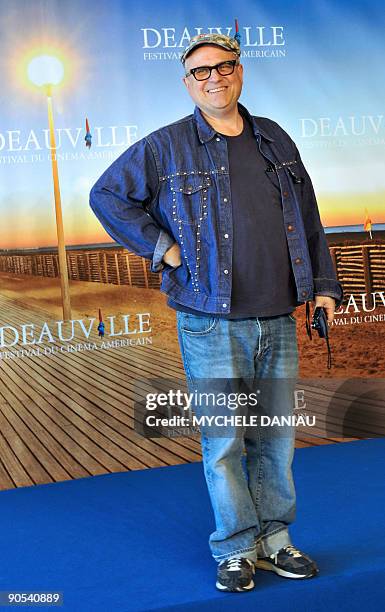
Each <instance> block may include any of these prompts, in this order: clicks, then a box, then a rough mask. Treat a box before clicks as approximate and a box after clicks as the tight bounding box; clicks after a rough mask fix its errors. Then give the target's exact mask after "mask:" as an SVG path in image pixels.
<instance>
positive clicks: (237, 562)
mask: <svg viewBox="0 0 385 612" xmlns="http://www.w3.org/2000/svg"><path fill="white" fill-rule="evenodd" d="M241 563H242V559H229V560H228V562H227V564H228V566H229V569H231V570H240V569H241Z"/></svg>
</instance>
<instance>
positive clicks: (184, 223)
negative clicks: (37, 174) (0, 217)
mask: <svg viewBox="0 0 385 612" xmlns="http://www.w3.org/2000/svg"><path fill="white" fill-rule="evenodd" d="M239 110H240V112H241V114H243V115H244V116H247V117H248V119H249V120H250V121H251V123H252V126H253V132H254V135H255V138H256V140H257V143H258V147H259V150H260V152H261V153H262V155H263V156H264V157H265V159H266V167H267V168H268V171H269V172H271V175H270V177H271V178H272V180H273V181H276V184H277V187H279V189H280V192H281V200H282V210H283V219H284V224H285V230H286V237H287V243H288V248H289V254H290V258H291V262H292V269H293V273H294V278H295V283H296V287H297V299H298V302H299V303H302V302H306V301H309V300H312V299H314V295H315V294H318V295H328V296H331V297H334V298H335V299H336V301H337V306H338V305H339V304H340V303H341V301H342V287H341V285H340V283H338V281H337V280H336V275H335V270H334V266H333V262H332V260H331V257H330V253H329V249H328V245H327V242H326V238H325V234H324V230H323V227H322V225H321V221H320V217H319V212H318V207H317V202H316V199H315V195H314V191H313V187H312V184H311V180H310V178H309V175H308V174H307V172H306V170H305V168H304V166H303V164H302V161H301V158H300V156H299V153H298V150H297V148H296V146H295V144H294V142H293V141H292V140H291V138H290V137H289V136H288V134H286V132H285V131H284V130H283V129H282V128H281V127H280V126H279V125H278V124H277V123H275V122H274V121H271V120H270V119H266V118H262V117H252V116H250V115H249V113H248V111H247V110H246V109H245V108H244V107H243V106H242V105H241V104H239ZM228 166H229V164H228V154H227V143H226V139H225V138H224V137H223V136H222V135H221V134H219V133H217V132H216V131H215V130H214V128H212V127H211V126H210V125H209V124H208V123H207V122H206V120H205V119H204V117H203V116H202V114H201V112H200V110H199V109H198V108H195V111H194V114H193V115H189V116H188V117H185V118H183V119H181V120H179V121H177V122H175V123H172V124H171V125H168V126H166V127H163V128H161V129H159V130H157V131H155V132H153V133H151V134H150V135H149V136H147V137H146V138H143V139H142V140H140V141H138V142H136V143H135V144H134V145H132V146H131V147H130V148H129V149H127V151H125V152H124V153H123V154H122V155H121V156H120V157H119V158H118V159H117V160H116V161H114V162H113V164H112V165H111V166H110V167H109V168H108V169H107V170H106V171H105V172H104V174H103V175H102V176H101V177H100V179H99V180H98V181H97V182H96V184H95V185H94V187H93V188H92V190H91V194H90V204H91V208H92V210H93V211H94V212H95V214H96V216H97V217H98V219H99V220H100V221H101V223H102V225H103V226H104V228H105V229H106V231H107V232H108V233H109V234H110V236H112V238H114V240H116V241H117V242H118V243H119V244H121V245H123V246H124V247H126V248H127V249H128V250H130V251H132V252H134V253H136V254H137V255H140V256H142V257H146V258H148V259H150V260H151V261H152V263H151V270H152V271H153V272H160V271H162V283H161V291H163V292H164V293H166V294H167V295H168V296H169V297H170V298H171V299H172V300H174V301H175V302H178V303H180V304H183V305H185V306H188V307H190V308H193V309H196V310H200V311H202V312H203V313H222V314H227V313H228V312H229V311H230V303H231V285H232V237H233V227H232V208H231V207H232V201H231V190H230V179H229V167H228ZM245 223H247V219H245ZM266 231H267V232H271V234H272V236H274V228H268V229H267V230H266ZM174 242H177V243H178V244H179V246H180V249H181V256H182V264H181V265H180V266H178V267H177V268H173V267H171V266H169V265H167V264H165V263H164V262H163V261H162V258H163V255H164V253H165V252H166V251H167V250H168V249H169V248H170V246H171V245H172V244H173V243H174ZM271 282H274V279H272V280H271Z"/></svg>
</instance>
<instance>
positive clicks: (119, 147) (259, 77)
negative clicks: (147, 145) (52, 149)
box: [0, 0, 385, 249]
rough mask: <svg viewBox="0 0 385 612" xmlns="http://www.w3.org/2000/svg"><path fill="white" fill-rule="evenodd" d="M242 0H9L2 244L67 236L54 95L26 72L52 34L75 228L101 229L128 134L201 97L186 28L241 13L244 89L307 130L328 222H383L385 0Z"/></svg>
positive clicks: (0, 155)
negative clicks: (186, 64)
mask: <svg viewBox="0 0 385 612" xmlns="http://www.w3.org/2000/svg"><path fill="white" fill-rule="evenodd" d="M233 8H234V3H233V2H229V1H228V0H224V1H220V2H219V1H217V0H213V1H211V2H210V3H209V4H208V3H206V2H203V1H202V0H197V1H196V2H194V4H192V3H191V6H190V5H188V4H186V3H181V2H179V1H176V0H173V1H171V2H170V1H168V2H165V1H163V0H162V1H159V0H158V1H155V0H148V1H147V2H146V3H137V2H136V3H134V2H132V1H131V0H125V1H123V0H92V2H91V1H90V0H82V1H80V0H66V2H61V1H59V0H34V2H33V3H31V2H30V1H27V0H17V1H16V2H15V1H14V0H13V1H11V0H0V15H1V19H0V74H1V82H2V88H1V90H0V108H1V112H0V211H1V219H2V223H1V224H0V249H1V248H15V247H38V246H46V245H51V244H55V242H56V234H55V220H54V207H53V192H52V177H51V165H50V160H49V150H48V148H47V146H46V144H45V132H44V130H46V129H47V116H46V102H45V97H44V95H43V93H42V92H41V91H40V90H37V89H36V88H35V87H33V86H32V85H31V84H29V83H28V82H27V79H26V77H25V66H26V59H27V58H28V57H31V56H32V55H33V54H37V53H39V52H42V51H44V50H47V49H48V48H49V49H50V50H54V51H56V52H57V53H59V55H60V56H61V57H62V58H63V59H64V60H65V69H66V76H65V80H64V81H63V84H62V85H61V86H60V87H58V88H57V89H56V90H55V92H54V98H53V101H54V113H55V125H56V129H57V130H59V132H58V134H57V140H58V145H59V146H58V153H59V156H60V157H59V175H60V186H61V195H62V205H63V215H64V225H65V236H66V242H67V244H81V243H95V242H104V241H106V239H108V237H107V236H106V234H105V233H104V230H102V229H101V227H100V225H99V223H98V221H97V220H96V218H94V216H93V214H92V212H91V211H90V209H89V206H88V193H89V189H90V187H91V186H92V184H93V183H94V182H95V180H96V179H97V178H98V176H99V175H100V174H101V173H102V172H103V170H104V169H105V168H106V167H107V166H108V165H109V164H110V163H111V161H112V159H113V158H115V157H117V156H118V155H119V154H120V153H121V152H123V150H125V149H126V148H127V146H128V145H129V144H130V142H133V141H134V140H137V139H139V138H142V137H143V136H145V135H146V134H147V133H149V132H150V131H152V130H154V129H156V128H157V127H160V126H162V125H166V124H167V123H170V122H172V121H175V120H176V119H178V118H180V117H183V116H184V115H186V114H189V113H190V112H191V111H192V103H191V101H190V99H189V97H188V95H187V93H186V92H185V91H184V87H183V85H182V83H181V80H180V79H181V76H182V73H183V72H182V66H181V64H180V62H179V61H178V60H177V59H175V58H174V54H175V53H179V51H180V50H181V48H182V45H183V44H186V39H185V38H184V39H183V41H181V39H182V36H183V33H184V28H187V29H188V32H189V33H190V34H191V35H194V34H195V33H196V30H195V28H199V27H200V28H202V29H203V31H206V30H207V29H208V28H209V27H213V28H214V27H221V28H226V27H232V26H233V20H234V17H237V18H238V20H239V24H240V28H241V34H242V48H243V50H244V52H245V53H247V54H248V55H249V57H245V58H244V59H243V63H244V67H245V85H244V90H243V93H242V97H241V101H242V102H243V103H244V104H245V105H246V106H247V107H248V108H249V110H250V111H251V112H252V113H253V114H256V115H261V116H267V117H270V118H272V119H274V120H275V121H278V122H279V123H280V124H281V125H282V126H283V127H284V128H285V129H286V130H287V131H288V132H289V133H290V135H291V136H292V137H293V139H294V140H295V141H296V143H297V145H298V148H299V150H300V152H301V155H302V157H303V159H304V161H305V163H306V165H307V167H308V170H309V172H310V174H311V176H312V179H313V182H314V185H315V188H316V192H317V195H318V200H319V206H320V210H321V216H322V220H323V223H324V225H325V226H341V225H351V224H360V223H363V221H364V217H365V207H366V208H367V209H368V211H369V214H370V217H371V219H372V221H373V223H384V221H385V206H384V194H385V172H384V169H385V164H384V150H385V144H384V143H385V117H384V115H385V112H384V100H385V81H384V79H383V56H384V51H385V38H384V36H383V32H384V26H385V8H384V5H383V2H382V1H381V0H374V1H373V2H371V3H370V4H367V3H366V2H365V1H364V0H362V1H359V2H358V1H347V0H340V1H339V2H338V3H336V2H335V1H334V0H320V1H318V2H316V3H308V2H305V1H303V0H300V1H298V2H295V3H289V2H286V1H284V0H279V1H278V0H272V1H271V2H269V3H266V2H260V1H254V0H253V1H251V0H249V1H246V0H240V1H239V2H238V3H237V14H236V15H234V14H233ZM245 28H246V29H245ZM274 33H275V39H274ZM184 34H185V35H186V33H184ZM166 37H167V40H166ZM181 43H182V45H181ZM274 43H275V44H274ZM146 44H147V46H146ZM261 52H264V53H265V54H266V55H267V56H265V57H255V55H257V54H258V53H261ZM253 55H254V56H253ZM269 55H270V56H269ZM271 55H276V56H275V57H272V56H271ZM86 116H87V117H88V118H89V121H90V124H91V132H92V133H93V146H92V148H91V151H88V149H86V147H85V144H84V135H85V130H84V125H85V117H86ZM97 128H99V129H97Z"/></svg>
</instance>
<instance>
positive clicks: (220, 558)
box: [214, 546, 256, 561]
mask: <svg viewBox="0 0 385 612" xmlns="http://www.w3.org/2000/svg"><path fill="white" fill-rule="evenodd" d="M255 551H256V546H252V547H251V548H239V549H237V550H234V551H233V552H230V553H225V554H223V555H216V556H215V557H214V559H215V560H216V561H225V560H226V559H230V558H231V557H235V556H236V555H237V554H239V553H245V552H255Z"/></svg>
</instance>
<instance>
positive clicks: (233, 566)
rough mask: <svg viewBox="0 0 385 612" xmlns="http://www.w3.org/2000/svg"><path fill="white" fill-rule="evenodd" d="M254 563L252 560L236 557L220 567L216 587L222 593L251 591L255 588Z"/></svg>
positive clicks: (223, 562)
mask: <svg viewBox="0 0 385 612" xmlns="http://www.w3.org/2000/svg"><path fill="white" fill-rule="evenodd" d="M254 571H255V567H254V563H253V562H252V561H250V559H245V558H243V557H234V558H233V559H226V560H225V561H222V562H221V563H220V564H219V565H218V574H217V583H216V585H215V586H216V587H217V589H219V590H220V591H231V592H233V593H234V592H235V593H236V592H240V591H250V590H251V589H253V588H254V580H253V574H254Z"/></svg>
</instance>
